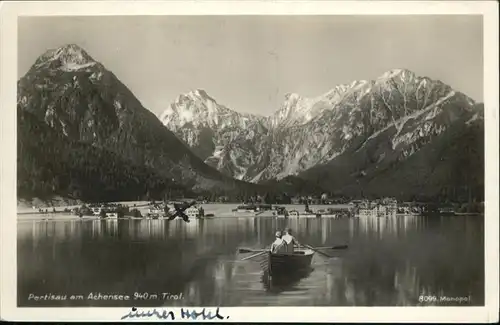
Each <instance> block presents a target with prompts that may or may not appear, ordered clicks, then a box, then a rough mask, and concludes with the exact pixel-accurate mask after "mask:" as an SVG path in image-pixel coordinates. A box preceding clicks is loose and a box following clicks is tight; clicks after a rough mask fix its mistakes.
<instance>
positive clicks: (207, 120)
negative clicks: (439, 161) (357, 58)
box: [159, 69, 484, 194]
mask: <svg viewBox="0 0 500 325" xmlns="http://www.w3.org/2000/svg"><path fill="white" fill-rule="evenodd" d="M483 114H484V109H483V106H482V105H481V104H477V103H476V102H474V101H473V100H472V99H471V98H469V97H467V96H466V95H464V94H463V93H460V92H458V91H456V90H454V89H452V88H451V87H450V86H449V85H446V84H444V83H442V82H441V81H439V80H432V79H430V78H427V77H421V76H418V75H416V74H415V73H413V72H411V71H409V70H405V69H394V70H391V71H387V72H386V73H384V74H383V75H381V76H380V77H378V78H377V79H375V80H370V81H366V80H362V81H354V82H352V83H350V84H344V85H339V86H336V87H334V88H333V89H332V90H330V91H328V92H327V93H325V94H323V95H320V96H318V97H315V98H304V97H302V96H300V95H298V94H294V93H291V94H287V95H286V96H285V99H284V102H283V104H282V105H281V107H280V108H279V109H278V110H277V111H276V112H275V113H274V114H272V115H271V116H268V117H262V116H256V115H249V114H241V113H238V112H236V111H234V110H230V109H229V108H227V107H225V106H224V105H221V104H219V103H217V101H216V100H215V99H214V98H212V97H211V96H209V95H208V94H207V93H206V92H205V91H203V90H196V91H192V92H189V93H188V94H186V95H181V96H179V98H177V100H175V101H174V103H172V104H171V105H170V106H169V107H168V108H167V109H166V110H165V111H164V112H163V113H162V114H160V115H159V118H160V120H161V121H162V122H163V124H164V125H165V126H167V127H168V128H169V129H171V130H172V131H174V132H175V133H176V134H177V136H178V137H179V138H181V139H182V140H183V141H184V142H185V143H186V144H187V145H188V146H190V147H191V148H194V149H193V150H195V152H196V154H197V155H198V156H199V157H200V158H201V159H204V160H205V162H206V163H207V164H209V165H211V166H213V167H215V168H217V169H218V170H220V171H221V172H223V173H224V174H226V175H228V176H232V177H235V178H237V179H242V180H246V181H250V182H263V181H267V180H272V179H276V180H280V179H283V178H285V177H287V176H289V175H297V176H299V177H303V178H305V179H308V180H311V181H313V182H314V183H316V184H321V185H322V187H323V188H327V189H331V190H333V191H346V190H347V189H348V188H353V187H356V186H354V185H356V184H357V185H358V187H359V186H362V185H363V186H365V185H366V184H364V183H365V181H363V182H361V183H360V178H358V176H359V177H366V179H370V180H371V181H370V182H371V183H373V184H378V185H375V189H376V191H380V190H381V188H383V186H382V187H381V186H379V185H380V184H379V181H377V179H378V178H379V177H381V176H380V175H381V173H388V174H391V173H394V172H395V171H397V170H399V169H400V168H402V169H405V168H406V167H404V166H407V165H408V166H409V165H410V164H409V163H408V161H413V160H415V159H418V158H416V157H417V156H423V157H422V158H420V159H421V160H422V162H421V163H422V165H423V167H428V168H431V167H430V164H431V163H430V161H431V156H432V154H433V152H434V151H433V149H430V148H432V147H433V146H434V144H437V143H441V142H442V141H444V140H442V139H444V138H447V139H448V138H450V137H452V138H450V139H448V141H450V143H451V142H452V141H454V139H455V138H456V136H458V135H461V134H460V133H457V134H455V133H453V130H454V129H460V130H462V131H461V132H465V133H468V132H472V133H474V132H477V134H476V135H475V139H476V140H477V141H475V142H472V143H462V145H464V146H465V145H470V146H472V147H473V148H474V153H471V154H473V155H474V157H475V158H474V159H473V160H474V161H478V162H480V161H482V160H483V158H480V157H483V155H484V149H483V148H482V143H483V142H482V140H481V139H482V132H483V131H482V130H483V128H484V127H483V124H484V115H483ZM228 117H229V118H228ZM450 134H453V136H451V135H450ZM445 142H446V141H445ZM424 149H425V150H424ZM476 151H477V152H476ZM462 154H464V155H467V153H465V152H462ZM413 156H415V157H413ZM358 157H360V158H359V159H358ZM427 157H428V160H429V161H427V160H426V159H427ZM476 158H478V159H479V160H477V159H476ZM452 160H453V159H452ZM347 167H348V168H347ZM460 167H461V166H457V168H460ZM475 170H478V173H479V174H481V172H482V167H481V166H475V169H474V171H475ZM471 172H473V171H471ZM456 173H457V174H460V173H462V171H458V170H457V171H456ZM403 174H405V175H406V173H403ZM320 175H321V176H320ZM406 178H408V177H407V176H405V177H403V179H401V182H403V183H408V179H406ZM341 180H342V181H341ZM424 180H425V179H421V178H420V177H417V178H416V179H415V180H414V181H410V182H409V183H410V188H411V189H410V190H403V188H405V187H406V186H404V185H405V184H403V185H402V187H398V188H401V191H399V190H397V189H396V190H392V191H386V192H389V193H392V194H394V193H396V194H399V193H400V192H403V193H404V192H415V191H416V192H419V193H420V192H422V191H423V188H425V187H426V186H424V185H422V184H420V183H422V181H424ZM415 182H417V183H418V184H413V183H415ZM437 183H438V187H439V181H438V182H437ZM445 183H446V184H448V183H449V180H448V181H446V182H445ZM442 185H443V186H444V185H445V184H442ZM463 186H465V185H464V184H463ZM419 188H420V189H422V191H421V190H418V189H419ZM376 191H375V192H376ZM348 192H352V191H348ZM424 192H425V191H424ZM431 192H433V193H434V192H435V191H431ZM357 193H358V194H359V193H360V190H358V191H357Z"/></svg>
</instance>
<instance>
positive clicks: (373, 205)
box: [20, 194, 484, 220]
mask: <svg viewBox="0 0 500 325" xmlns="http://www.w3.org/2000/svg"><path fill="white" fill-rule="evenodd" d="M215 205H217V206H219V207H220V206H223V207H224V206H226V210H227V211H225V213H220V212H219V211H220V208H219V209H218V213H212V211H211V210H212V209H210V207H211V206H215ZM49 206H50V207H49V208H46V207H45V208H40V207H38V206H36V205H33V206H32V211H30V212H24V213H20V214H41V215H54V214H66V215H72V216H74V217H79V218H93V219H170V220H172V219H175V218H176V217H177V216H179V217H181V216H183V215H184V216H186V217H187V218H188V219H210V218H216V217H222V216H224V217H231V216H234V217H242V216H260V217H278V218H289V217H292V218H293V217H302V218H304V217H313V218H321V217H327V218H356V217H396V216H454V215H481V214H483V213H484V202H469V203H452V202H447V203H444V204H438V203H433V202H416V201H411V202H398V201H397V200H396V199H395V198H390V197H386V198H380V199H371V200H369V199H358V200H345V199H343V198H339V199H336V198H329V196H328V195H327V194H323V195H321V196H301V197H293V198H290V200H289V202H286V203H280V204H274V203H270V202H269V199H267V198H266V197H262V196H258V195H257V196H255V197H252V198H250V199H248V200H246V201H245V202H239V203H238V202H231V201H230V199H229V198H228V197H226V196H221V197H218V198H217V201H215V202H211V201H208V200H207V199H206V198H205V197H202V196H200V197H197V198H193V199H190V198H177V199H174V200H172V199H171V200H167V199H165V200H163V201H161V200H149V201H136V202H120V203H108V202H99V203H95V202H94V203H87V204H81V205H73V206H69V205H68V206H66V207H62V206H57V205H54V204H49ZM205 210H207V211H205ZM179 212H180V215H179ZM207 212H208V213H207ZM186 220H187V219H186Z"/></svg>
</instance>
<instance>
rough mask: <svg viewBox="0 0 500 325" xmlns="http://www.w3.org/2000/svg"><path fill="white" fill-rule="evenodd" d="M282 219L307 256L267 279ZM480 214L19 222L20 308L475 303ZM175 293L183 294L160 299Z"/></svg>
mask: <svg viewBox="0 0 500 325" xmlns="http://www.w3.org/2000/svg"><path fill="white" fill-rule="evenodd" d="M284 227H291V228H292V229H293V231H294V233H295V236H296V237H297V238H298V239H299V241H301V242H303V243H307V244H309V245H312V246H334V245H341V244H348V245H349V248H348V249H346V250H328V251H325V252H326V253H328V254H329V255H331V256H332V257H331V258H326V257H324V256H322V255H320V254H315V256H314V258H313V261H312V268H311V269H310V270H308V271H307V272H306V273H301V274H293V275H292V276H289V277H278V278H270V277H269V276H268V275H267V273H265V272H263V270H262V269H261V266H260V263H259V258H255V259H250V260H246V261H241V259H242V258H243V257H245V256H249V255H250V254H239V253H238V252H237V249H238V247H248V248H254V249H258V248H262V247H265V246H266V245H269V244H270V243H271V242H272V241H273V239H274V232H275V230H277V229H283V228H284ZM483 247H484V244H483V221H482V219H481V218H474V217H452V218H450V217H442V218H424V217H417V216H413V217H412V216H407V217H395V218H355V219H326V218H324V219H320V218H319V219H315V218H302V219H301V218H290V219H276V218H266V217H244V218H215V219H212V220H201V221H198V220H193V221H192V222H191V223H189V224H186V223H184V222H182V221H181V220H174V221H171V222H167V221H163V220H125V221H116V220H105V221H101V220H71V221H48V222H47V221H37V222H24V221H23V222H19V223H18V290H19V295H18V302H19V304H20V305H21V306H85V305H92V306H162V305H175V306H180V305H185V306H186V305H197V306H200V305H202V306H215V305H220V306H252V305H253V306H264V305H266V306H267V305H276V306H278V305H282V306H285V305H297V306H305V305H323V306H374V305H378V306H404V305H417V304H418V303H419V302H418V298H419V296H420V295H423V294H426V295H436V296H439V295H446V296H461V297H464V296H470V297H471V303H470V304H468V305H471V304H472V305H482V304H484V298H483V295H484V275H483V274H484V257H483V256H484V248H483ZM91 292H93V293H98V292H100V293H101V294H129V295H131V296H133V295H134V293H135V292H136V293H145V292H147V293H148V294H149V295H152V294H157V295H158V298H154V299H146V300H131V301H128V302H126V301H110V300H106V301H104V300H101V301H92V300H86V299H84V300H80V301H70V300H65V301H33V300H28V295H29V294H30V293H32V294H35V295H44V294H46V293H49V294H50V293H52V294H68V295H71V294H75V295H76V294H81V295H84V296H87V295H88V294H89V293H91ZM163 293H165V296H172V295H178V294H181V293H182V300H174V299H162V298H161V297H162V294H163Z"/></svg>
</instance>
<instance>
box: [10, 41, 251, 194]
mask: <svg viewBox="0 0 500 325" xmlns="http://www.w3.org/2000/svg"><path fill="white" fill-rule="evenodd" d="M18 110H21V111H23V112H26V113H29V114H31V115H32V116H33V117H34V119H36V121H39V123H43V124H45V125H47V126H49V127H50V128H51V129H52V130H53V131H55V132H57V134H60V135H64V137H66V138H67V140H68V141H70V142H72V143H82V144H86V145H90V146H92V147H94V148H96V149H97V150H104V151H106V152H111V153H112V156H110V158H109V159H114V158H116V157H118V159H121V160H124V161H126V162H128V163H130V164H132V165H134V166H142V167H144V168H146V169H150V170H153V171H154V173H155V174H156V175H158V176H159V177H162V178H163V179H169V180H172V179H174V180H175V181H176V182H178V183H180V184H183V185H185V186H186V187H187V188H190V189H194V190H209V189H213V188H217V189H227V190H230V189H234V188H235V187H237V186H240V185H241V186H245V184H243V183H241V182H238V181H235V180H234V179H232V178H230V177H227V176H224V175H222V174H221V173H220V172H218V171H217V170H216V169H214V168H212V167H210V166H208V165H206V164H205V163H203V161H202V160H201V159H200V158H198V157H197V156H196V155H195V154H193V153H192V152H191V151H190V150H189V148H187V147H186V146H185V144H184V143H182V141H180V140H179V139H178V138H177V137H176V136H175V135H174V134H173V133H172V132H171V131H169V130H168V129H167V128H165V127H164V126H163V125H162V123H161V122H160V121H159V120H158V119H157V117H156V116H155V115H154V114H152V113H151V112H150V111H148V110H147V109H145V108H144V107H143V106H142V104H141V103H140V102H139V100H137V98H136V97H135V96H134V95H133V94H132V93H131V91H130V90H129V89H128V88H127V87H126V86H125V85H124V84H122V83H121V82H120V81H119V80H118V78H117V77H116V76H115V75H114V74H113V73H112V72H110V71H109V70H107V69H106V68H105V67H104V66H103V65H102V64H101V63H99V62H97V61H95V60H94V59H93V58H92V57H91V56H90V55H89V54H87V53H86V52H85V51H84V50H83V49H81V48H80V47H78V46H76V45H66V46H63V47H61V48H57V49H53V50H49V51H47V52H46V53H45V54H43V55H42V56H40V57H39V58H38V59H37V60H36V62H35V64H34V65H33V66H32V67H31V69H30V70H29V71H28V72H27V73H26V75H25V76H23V77H22V78H21V79H20V80H19V82H18ZM32 123H35V122H34V120H33V121H32ZM26 141H37V139H36V138H35V137H34V138H33V139H29V138H28V139H26ZM47 146H49V145H48V144H47ZM42 150H43V149H42ZM89 163H91V162H89ZM131 177H132V176H131Z"/></svg>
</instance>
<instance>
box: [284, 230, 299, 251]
mask: <svg viewBox="0 0 500 325" xmlns="http://www.w3.org/2000/svg"><path fill="white" fill-rule="evenodd" d="M283 233H284V235H283V237H282V239H283V241H284V242H285V244H286V248H287V250H286V251H287V253H289V254H293V252H294V250H295V246H299V245H300V244H299V242H298V241H297V239H295V237H293V235H292V229H290V228H285V230H284V231H283Z"/></svg>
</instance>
